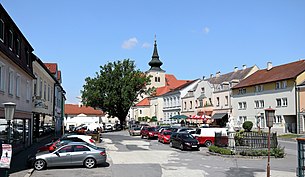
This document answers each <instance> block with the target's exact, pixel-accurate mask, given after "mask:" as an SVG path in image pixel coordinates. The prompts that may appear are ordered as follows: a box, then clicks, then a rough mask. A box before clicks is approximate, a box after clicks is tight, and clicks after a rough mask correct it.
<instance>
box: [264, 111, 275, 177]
mask: <svg viewBox="0 0 305 177" xmlns="http://www.w3.org/2000/svg"><path fill="white" fill-rule="evenodd" d="M274 113H275V110H274V109H272V108H271V107H269V108H267V109H265V115H266V119H267V127H268V129H269V132H268V164H267V177H270V130H271V127H272V126H273V120H274Z"/></svg>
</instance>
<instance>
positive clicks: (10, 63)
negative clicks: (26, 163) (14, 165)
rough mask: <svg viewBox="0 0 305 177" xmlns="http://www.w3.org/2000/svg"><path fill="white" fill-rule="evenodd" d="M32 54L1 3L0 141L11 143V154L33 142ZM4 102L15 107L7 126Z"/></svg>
mask: <svg viewBox="0 0 305 177" xmlns="http://www.w3.org/2000/svg"><path fill="white" fill-rule="evenodd" d="M32 52H33V48H32V46H31V45H30V44H29V42H28V41H27V39H26V38H25V37H24V36H23V34H22V33H21V31H20V30H19V28H18V27H17V25H16V24H15V23H14V21H13V20H12V19H11V18H10V16H9V15H8V13H7V12H6V11H5V9H4V8H3V7H2V5H1V4H0V138H1V139H2V140H6V141H8V142H9V143H11V144H13V148H14V152H16V151H19V150H21V149H22V148H24V147H27V146H29V145H31V143H32V138H31V137H32V134H31V132H32V129H33V126H32V125H33V120H32V92H31V90H32V81H33V79H34V78H35V77H34V75H33V68H32V60H33V59H32V58H31V53H32ZM7 102H13V103H15V104H16V109H15V115H14V119H13V120H12V121H11V124H10V125H8V123H7V121H6V120H5V117H4V105H3V103H7ZM8 126H10V127H11V133H8ZM8 135H10V136H8Z"/></svg>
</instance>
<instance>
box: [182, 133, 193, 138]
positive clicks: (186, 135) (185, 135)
mask: <svg viewBox="0 0 305 177" xmlns="http://www.w3.org/2000/svg"><path fill="white" fill-rule="evenodd" d="M181 137H182V139H194V137H193V136H192V135H190V134H181Z"/></svg>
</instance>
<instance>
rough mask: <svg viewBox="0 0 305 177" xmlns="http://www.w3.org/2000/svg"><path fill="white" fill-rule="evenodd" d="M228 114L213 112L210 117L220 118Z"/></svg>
mask: <svg viewBox="0 0 305 177" xmlns="http://www.w3.org/2000/svg"><path fill="white" fill-rule="evenodd" d="M226 115H228V114H227V113H215V114H214V115H213V116H212V119H222V118H223V117H224V116H226Z"/></svg>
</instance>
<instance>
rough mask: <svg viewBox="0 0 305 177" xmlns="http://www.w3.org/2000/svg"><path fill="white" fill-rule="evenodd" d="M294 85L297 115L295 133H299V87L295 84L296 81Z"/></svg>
mask: <svg viewBox="0 0 305 177" xmlns="http://www.w3.org/2000/svg"><path fill="white" fill-rule="evenodd" d="M294 85H295V97H296V100H295V102H296V116H297V134H300V132H301V127H300V88H299V87H298V86H297V84H296V82H294Z"/></svg>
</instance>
